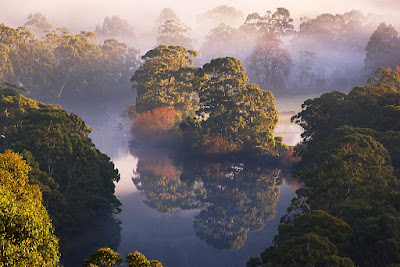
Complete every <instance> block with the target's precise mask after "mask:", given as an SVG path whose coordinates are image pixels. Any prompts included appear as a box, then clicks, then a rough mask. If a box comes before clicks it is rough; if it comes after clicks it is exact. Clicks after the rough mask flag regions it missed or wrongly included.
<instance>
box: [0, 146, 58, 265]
mask: <svg viewBox="0 0 400 267" xmlns="http://www.w3.org/2000/svg"><path fill="white" fill-rule="evenodd" d="M29 170H30V167H29V165H27V164H26V163H25V161H23V160H22V158H21V156H20V155H18V154H16V153H13V152H12V151H11V150H7V151H5V152H4V153H3V154H0V206H1V208H0V209H1V212H0V224H1V225H2V227H1V229H0V232H1V235H0V236H1V237H0V254H1V255H0V263H1V265H3V266H56V265H58V263H59V257H60V255H59V252H58V239H57V237H56V236H55V235H54V233H53V232H54V228H53V226H52V224H51V220H50V217H49V215H48V214H47V211H46V208H45V207H44V206H43V205H42V194H41V192H40V190H39V188H38V187H37V186H33V185H29V184H28V172H29Z"/></svg>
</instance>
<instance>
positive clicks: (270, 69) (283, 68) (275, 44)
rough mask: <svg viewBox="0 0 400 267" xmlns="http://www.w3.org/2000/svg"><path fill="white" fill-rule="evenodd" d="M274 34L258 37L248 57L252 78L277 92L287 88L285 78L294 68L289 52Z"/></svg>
mask: <svg viewBox="0 0 400 267" xmlns="http://www.w3.org/2000/svg"><path fill="white" fill-rule="evenodd" d="M282 46H283V44H282V42H281V41H280V40H279V39H278V38H277V37H276V36H275V35H272V34H265V35H263V36H261V37H260V38H258V40H257V43H256V46H255V47H254V49H253V51H252V52H251V54H250V55H249V57H248V58H247V62H246V65H247V69H248V72H249V76H250V80H251V81H252V82H255V83H257V84H259V85H260V86H261V87H262V88H264V89H267V90H270V91H272V92H274V93H276V94H278V93H282V91H284V90H285V80H286V79H287V78H288V76H289V73H290V70H291V68H292V59H291V56H290V54H289V52H288V51H287V50H286V49H285V48H283V47H282Z"/></svg>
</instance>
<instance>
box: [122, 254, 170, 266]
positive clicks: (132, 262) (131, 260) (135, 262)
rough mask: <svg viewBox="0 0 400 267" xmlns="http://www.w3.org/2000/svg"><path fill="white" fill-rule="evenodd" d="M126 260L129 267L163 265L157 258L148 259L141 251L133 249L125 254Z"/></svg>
mask: <svg viewBox="0 0 400 267" xmlns="http://www.w3.org/2000/svg"><path fill="white" fill-rule="evenodd" d="M126 262H127V263H128V266H129V267H163V265H162V264H161V262H159V261H157V260H152V261H149V260H148V259H147V258H146V257H145V256H144V255H143V254H142V253H140V252H138V251H135V252H134V253H129V254H128V256H126Z"/></svg>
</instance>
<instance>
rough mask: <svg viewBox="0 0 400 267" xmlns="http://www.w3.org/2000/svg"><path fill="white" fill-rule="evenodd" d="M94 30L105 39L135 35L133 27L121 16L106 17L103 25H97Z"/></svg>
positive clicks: (126, 37)
mask: <svg viewBox="0 0 400 267" xmlns="http://www.w3.org/2000/svg"><path fill="white" fill-rule="evenodd" d="M94 32H95V33H96V34H97V35H98V36H99V37H101V38H103V39H111V38H114V39H120V40H121V39H122V40H124V39H129V38H133V37H135V33H134V30H133V27H132V26H131V25H129V23H128V21H126V20H124V19H121V18H120V17H119V16H112V17H111V18H110V17H105V18H104V21H103V25H102V26H101V27H100V26H99V25H97V26H96V29H95V31H94Z"/></svg>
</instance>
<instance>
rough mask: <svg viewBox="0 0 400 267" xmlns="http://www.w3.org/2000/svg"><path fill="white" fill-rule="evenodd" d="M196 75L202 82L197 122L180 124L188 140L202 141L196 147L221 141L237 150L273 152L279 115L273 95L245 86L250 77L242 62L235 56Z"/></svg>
mask: <svg viewBox="0 0 400 267" xmlns="http://www.w3.org/2000/svg"><path fill="white" fill-rule="evenodd" d="M197 75H198V77H199V80H200V81H201V82H200V86H199V88H198V89H197V91H198V95H199V97H200V108H199V110H198V111H197V112H196V113H197V116H198V118H197V119H194V120H191V119H187V120H186V121H185V122H184V123H183V124H182V125H181V129H182V130H183V132H184V134H185V135H186V137H188V138H189V137H192V138H194V139H193V141H192V142H198V141H199V142H202V143H200V144H196V145H195V146H198V147H203V146H205V147H206V145H207V142H209V141H210V140H213V139H215V138H222V139H223V140H226V141H227V142H229V143H231V144H232V146H231V147H232V148H237V149H238V150H247V149H250V150H251V149H258V150H260V151H264V152H266V153H273V149H274V148H275V140H274V139H273V137H272V133H273V130H274V129H275V125H276V123H277V122H278V113H277V110H276V108H275V105H274V97H273V95H272V93H271V92H269V91H263V90H261V89H260V88H259V87H258V86H257V85H256V84H246V82H247V81H248V77H247V75H246V73H245V72H244V68H243V66H242V64H241V62H240V61H239V60H238V59H236V58H232V57H226V58H217V59H214V60H212V61H211V62H210V63H207V64H205V65H204V66H203V68H202V69H201V71H199V72H198V74H197ZM196 120H198V123H196V122H195V121H196ZM207 140H208V141H207ZM225 147H226V146H225Z"/></svg>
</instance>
